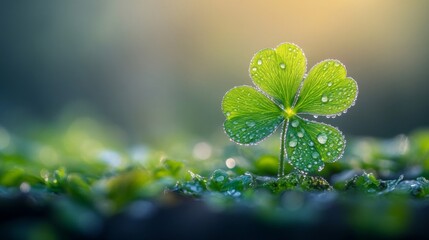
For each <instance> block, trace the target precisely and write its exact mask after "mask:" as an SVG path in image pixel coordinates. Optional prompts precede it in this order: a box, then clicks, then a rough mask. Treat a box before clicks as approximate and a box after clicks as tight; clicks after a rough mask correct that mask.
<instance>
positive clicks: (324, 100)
mask: <svg viewBox="0 0 429 240" xmlns="http://www.w3.org/2000/svg"><path fill="white" fill-rule="evenodd" d="M328 100H329V99H328V97H327V96H325V95H324V96H322V102H324V103H325V102H327V101H328Z"/></svg>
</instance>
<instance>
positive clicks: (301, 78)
mask: <svg viewBox="0 0 429 240" xmlns="http://www.w3.org/2000/svg"><path fill="white" fill-rule="evenodd" d="M306 68H307V60H306V58H305V56H304V53H303V51H302V50H301V49H300V48H299V47H298V46H297V45H295V44H292V43H283V44H280V45H279V46H277V47H276V48H275V49H271V48H268V49H263V50H261V51H259V52H257V53H256V54H255V55H254V57H253V59H252V60H251V62H250V67H249V72H250V76H251V78H252V80H253V83H254V85H255V87H253V86H239V87H235V88H232V89H231V90H229V91H228V92H227V93H226V94H225V96H224V98H223V101H222V109H223V112H224V115H225V117H226V120H225V122H224V129H225V132H226V134H227V135H228V136H229V138H230V139H231V140H232V141H233V142H236V143H238V144H243V145H254V144H257V143H258V142H260V141H262V140H264V139H265V138H267V137H268V136H270V135H271V134H272V133H274V132H275V131H276V129H277V128H279V126H281V144H280V164H279V171H278V176H279V177H282V176H284V162H285V161H287V162H288V163H290V164H291V165H292V166H293V167H294V168H295V169H297V170H298V171H300V172H302V173H308V172H317V171H321V170H322V169H323V168H324V166H325V163H332V162H335V161H337V160H338V159H340V158H341V156H342V155H343V152H344V148H345V146H346V141H345V139H344V135H343V134H342V133H341V131H339V130H338V129H337V128H335V127H333V126H330V125H328V124H324V123H319V122H315V121H311V120H308V119H306V118H304V117H303V116H301V115H302V114H308V115H309V116H311V115H312V116H314V117H317V116H325V117H335V116H337V115H340V114H341V113H345V112H346V111H347V109H348V108H349V107H351V106H353V105H354V103H355V101H356V98H357V95H358V86H357V83H356V81H355V80H353V79H352V78H350V77H347V72H346V68H345V66H344V65H343V64H342V63H341V62H339V61H337V60H332V59H328V60H324V61H322V62H320V63H318V64H316V65H315V66H314V67H313V68H312V69H311V70H310V71H309V72H308V74H305V73H306V70H307V69H306Z"/></svg>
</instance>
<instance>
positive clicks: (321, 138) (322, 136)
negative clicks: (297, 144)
mask: <svg viewBox="0 0 429 240" xmlns="http://www.w3.org/2000/svg"><path fill="white" fill-rule="evenodd" d="M317 141H318V142H319V143H320V144H325V143H326V141H328V136H326V134H324V133H321V134H319V135H318V136H317Z"/></svg>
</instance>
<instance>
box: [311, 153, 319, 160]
mask: <svg viewBox="0 0 429 240" xmlns="http://www.w3.org/2000/svg"><path fill="white" fill-rule="evenodd" d="M319 156H320V155H319V153H318V152H313V153H312V154H311V157H313V158H314V159H316V158H318V157H319Z"/></svg>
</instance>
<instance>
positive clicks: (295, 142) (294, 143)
mask: <svg viewBox="0 0 429 240" xmlns="http://www.w3.org/2000/svg"><path fill="white" fill-rule="evenodd" d="M297 144H298V142H297V141H296V139H292V140H290V141H289V147H296V145H297Z"/></svg>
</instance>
